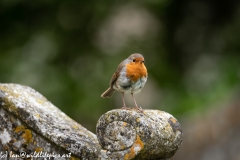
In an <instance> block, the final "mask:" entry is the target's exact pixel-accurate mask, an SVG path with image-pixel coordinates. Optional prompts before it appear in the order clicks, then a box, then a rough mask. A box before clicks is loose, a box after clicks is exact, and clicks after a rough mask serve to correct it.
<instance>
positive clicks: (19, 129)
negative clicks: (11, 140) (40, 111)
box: [14, 125, 25, 133]
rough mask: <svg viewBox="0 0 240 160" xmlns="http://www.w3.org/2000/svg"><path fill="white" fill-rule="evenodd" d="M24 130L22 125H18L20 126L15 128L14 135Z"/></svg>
mask: <svg viewBox="0 0 240 160" xmlns="http://www.w3.org/2000/svg"><path fill="white" fill-rule="evenodd" d="M24 129H25V127H24V126H22V125H20V126H17V128H16V129H15V131H14V132H15V133H18V132H20V131H23V130H24Z"/></svg>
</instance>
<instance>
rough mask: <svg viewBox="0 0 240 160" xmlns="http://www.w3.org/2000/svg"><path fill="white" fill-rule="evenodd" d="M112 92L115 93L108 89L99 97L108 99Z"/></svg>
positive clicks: (113, 90)
mask: <svg viewBox="0 0 240 160" xmlns="http://www.w3.org/2000/svg"><path fill="white" fill-rule="evenodd" d="M114 92H115V89H113V88H110V87H109V88H108V89H107V90H106V91H105V92H103V94H102V95H101V97H102V98H110V97H111V96H112V95H113V93H114Z"/></svg>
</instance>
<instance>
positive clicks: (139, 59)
mask: <svg viewBox="0 0 240 160" xmlns="http://www.w3.org/2000/svg"><path fill="white" fill-rule="evenodd" d="M128 59H129V60H130V61H132V62H135V63H144V57H143V56H142V55H141V54H139V53H134V54H131V55H130V56H129V57H128Z"/></svg>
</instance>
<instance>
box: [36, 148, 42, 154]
mask: <svg viewBox="0 0 240 160" xmlns="http://www.w3.org/2000/svg"><path fill="white" fill-rule="evenodd" d="M35 151H36V152H37V153H38V152H41V151H43V148H41V147H37V148H35Z"/></svg>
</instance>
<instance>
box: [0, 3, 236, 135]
mask: <svg viewBox="0 0 240 160" xmlns="http://www.w3.org/2000/svg"><path fill="white" fill-rule="evenodd" d="M0 19H1V25H0V37H1V38H0V53H1V54H0V82H1V83H18V84H24V85H28V86H31V87H32V88H34V89H36V90H37V91H39V92H40V93H42V94H43V95H44V96H46V97H47V98H48V99H49V100H50V101H52V103H53V104H55V105H56V106H58V107H59V108H60V109H61V110H63V111H64V112H65V113H66V114H68V115H69V116H70V117H72V118H73V119H75V120H76V121H78V122H80V123H81V124H82V125H83V126H85V127H87V128H88V129H90V130H92V131H94V128H95V124H96V121H97V120H98V118H99V117H100V116H101V115H102V114H103V113H105V112H106V111H108V110H111V109H114V108H120V107H122V102H121V96H120V94H119V93H115V94H114V96H113V97H112V98H111V99H102V98H101V97H100V95H101V93H102V92H103V91H104V90H105V89H107V87H108V84H109V81H110V78H111V76H112V74H113V73H114V71H115V69H116V68H117V65H118V64H119V63H120V62H121V61H122V60H123V59H125V58H127V57H128V56H129V55H130V54H131V53H134V52H139V53H142V54H143V55H144V57H145V59H146V66H147V68H148V71H149V79H148V82H147V84H146V86H145V88H144V89H143V90H142V92H141V93H140V94H139V95H137V96H136V99H137V102H138V103H139V105H140V106H142V107H143V108H152V109H160V110H165V111H167V112H170V113H172V114H173V115H174V116H176V117H177V118H180V117H181V116H183V115H187V113H201V112H203V111H206V110H207V109H208V107H209V106H214V104H216V103H220V102H222V101H224V100H227V99H228V98H229V97H230V96H231V94H232V93H233V92H234V91H235V90H237V89H238V87H239V80H240V56H239V52H240V29H239V28H240V21H239V19H240V6H239V2H238V1H237V0H235V1H234V0H232V1H223V2H220V1H213V0H211V1H200V0H194V1H190V0H186V1H166V0H160V1H157V0H149V1H138V2H137V1H136V2H127V1H126V2H122V1H112V0H103V1H97V0H95V1H77V0H69V1H61V0H59V1H54V0H52V1H46V0H42V1H26V0H22V1H20V0H11V1H8V0H2V1H0ZM126 99H127V104H128V106H133V102H132V100H131V98H130V96H129V95H126Z"/></svg>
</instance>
